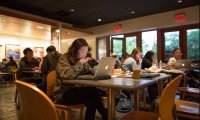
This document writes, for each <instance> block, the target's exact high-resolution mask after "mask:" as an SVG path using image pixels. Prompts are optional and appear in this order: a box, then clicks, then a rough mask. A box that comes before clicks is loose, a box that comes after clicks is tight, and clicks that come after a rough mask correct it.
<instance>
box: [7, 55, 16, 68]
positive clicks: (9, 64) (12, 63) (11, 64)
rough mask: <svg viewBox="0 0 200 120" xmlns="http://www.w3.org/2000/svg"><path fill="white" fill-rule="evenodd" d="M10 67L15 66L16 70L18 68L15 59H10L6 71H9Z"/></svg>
mask: <svg viewBox="0 0 200 120" xmlns="http://www.w3.org/2000/svg"><path fill="white" fill-rule="evenodd" d="M8 66H15V67H16V68H18V66H17V63H16V62H15V60H14V59H13V57H9V62H8V63H7V64H6V69H8Z"/></svg>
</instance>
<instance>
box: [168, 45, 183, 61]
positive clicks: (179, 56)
mask: <svg viewBox="0 0 200 120" xmlns="http://www.w3.org/2000/svg"><path fill="white" fill-rule="evenodd" d="M181 59H182V52H181V48H179V47H178V48H175V49H174V57H171V58H170V59H169V61H168V63H170V62H176V60H181Z"/></svg>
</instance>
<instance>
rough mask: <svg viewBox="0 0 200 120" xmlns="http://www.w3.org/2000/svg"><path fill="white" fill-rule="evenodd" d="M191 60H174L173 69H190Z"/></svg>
mask: <svg viewBox="0 0 200 120" xmlns="http://www.w3.org/2000/svg"><path fill="white" fill-rule="evenodd" d="M191 63H192V61H191V60H176V64H175V68H176V69H190V68H191Z"/></svg>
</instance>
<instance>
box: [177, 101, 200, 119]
mask: <svg viewBox="0 0 200 120" xmlns="http://www.w3.org/2000/svg"><path fill="white" fill-rule="evenodd" d="M175 103H176V112H177V116H179V117H182V118H187V119H190V120H200V114H199V108H200V106H199V104H198V103H194V102H189V101H184V100H176V101H175Z"/></svg>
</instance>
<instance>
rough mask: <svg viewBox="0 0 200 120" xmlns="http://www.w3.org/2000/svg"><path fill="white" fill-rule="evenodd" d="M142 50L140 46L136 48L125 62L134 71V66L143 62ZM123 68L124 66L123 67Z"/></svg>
mask: <svg viewBox="0 0 200 120" xmlns="http://www.w3.org/2000/svg"><path fill="white" fill-rule="evenodd" d="M141 55H142V50H141V49H140V48H138V47H137V48H134V49H133V51H132V53H131V55H130V57H128V58H127V59H126V60H125V61H124V62H123V64H125V65H127V66H128V68H129V71H131V72H132V71H133V66H134V65H136V64H141V62H142V58H141ZM122 69H123V68H122Z"/></svg>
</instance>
